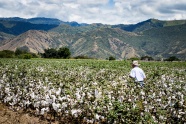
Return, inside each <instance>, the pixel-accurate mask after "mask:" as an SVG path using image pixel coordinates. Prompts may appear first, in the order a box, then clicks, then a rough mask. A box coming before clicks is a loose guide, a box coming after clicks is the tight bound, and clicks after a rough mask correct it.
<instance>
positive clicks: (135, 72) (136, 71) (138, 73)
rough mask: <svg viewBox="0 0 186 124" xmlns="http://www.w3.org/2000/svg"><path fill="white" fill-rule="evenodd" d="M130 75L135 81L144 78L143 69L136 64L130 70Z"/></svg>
mask: <svg viewBox="0 0 186 124" xmlns="http://www.w3.org/2000/svg"><path fill="white" fill-rule="evenodd" d="M130 76H131V77H133V78H135V81H143V80H144V78H146V76H145V73H144V71H143V70H142V69H141V68H139V67H138V66H136V67H134V68H133V69H132V70H131V72H130Z"/></svg>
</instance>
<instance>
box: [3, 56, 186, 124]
mask: <svg viewBox="0 0 186 124" xmlns="http://www.w3.org/2000/svg"><path fill="white" fill-rule="evenodd" d="M140 63H141V68H142V69H143V70H144V72H145V73H146V76H147V80H146V82H145V87H143V88H141V87H139V86H138V85H136V84H134V82H133V80H132V79H130V78H129V77H128V75H129V72H130V69H131V65H130V61H106V60H61V59H51V60H49V59H33V60H32V59H31V60H21V59H0V75H1V76H0V102H1V103H3V104H5V105H7V106H9V108H10V109H12V110H13V111H18V110H20V109H23V110H24V111H25V112H28V113H32V114H34V115H35V116H38V117H41V118H44V119H45V118H49V119H51V120H57V121H59V122H60V121H61V120H62V118H63V122H64V121H66V122H69V123H73V122H74V123H75V122H76V123H90V124H93V123H111V124H113V123H115V124H116V123H126V124H129V123H157V124H159V123H180V124H183V123H186V62H140Z"/></svg>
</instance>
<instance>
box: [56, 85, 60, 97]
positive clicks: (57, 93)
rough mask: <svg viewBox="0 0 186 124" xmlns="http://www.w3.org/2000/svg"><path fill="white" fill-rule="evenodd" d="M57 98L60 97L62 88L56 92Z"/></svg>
mask: <svg viewBox="0 0 186 124" xmlns="http://www.w3.org/2000/svg"><path fill="white" fill-rule="evenodd" d="M55 94H56V96H59V95H60V94H61V88H60V87H59V88H58V90H57V91H56V92H55Z"/></svg>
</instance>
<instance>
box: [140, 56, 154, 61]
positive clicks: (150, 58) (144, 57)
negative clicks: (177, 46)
mask: <svg viewBox="0 0 186 124" xmlns="http://www.w3.org/2000/svg"><path fill="white" fill-rule="evenodd" d="M141 60H147V61H151V60H154V59H153V58H152V57H150V56H142V57H141Z"/></svg>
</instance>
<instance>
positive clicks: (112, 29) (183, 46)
mask: <svg viewBox="0 0 186 124" xmlns="http://www.w3.org/2000/svg"><path fill="white" fill-rule="evenodd" d="M185 34H186V20H172V21H162V20H157V19H148V20H145V21H143V22H139V23H137V24H129V25H125V24H118V25H106V24H101V23H93V24H86V23H82V24H80V23H78V22H64V21H61V20H58V19H54V18H30V19H24V18H19V17H13V18H0V50H12V51H15V50H16V49H17V48H20V49H26V50H27V51H29V52H32V53H43V52H44V49H48V48H56V49H58V48H60V47H68V48H69V49H70V51H71V53H72V56H73V57H75V56H81V55H83V56H88V57H92V58H99V59H106V58H108V57H110V56H113V57H115V58H116V59H128V58H132V57H142V56H151V57H153V58H155V59H161V58H168V57H170V56H176V57H178V58H180V59H183V60H185V58H186V35H185Z"/></svg>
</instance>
